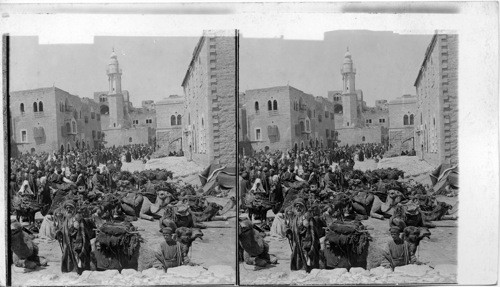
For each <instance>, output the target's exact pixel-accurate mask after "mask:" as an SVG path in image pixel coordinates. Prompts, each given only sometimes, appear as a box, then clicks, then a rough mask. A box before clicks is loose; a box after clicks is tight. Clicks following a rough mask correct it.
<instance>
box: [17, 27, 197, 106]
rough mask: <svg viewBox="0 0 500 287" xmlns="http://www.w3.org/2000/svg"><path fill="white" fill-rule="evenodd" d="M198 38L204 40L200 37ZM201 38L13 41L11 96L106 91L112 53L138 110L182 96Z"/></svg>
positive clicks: (25, 39)
mask: <svg viewBox="0 0 500 287" xmlns="http://www.w3.org/2000/svg"><path fill="white" fill-rule="evenodd" d="M201 34H202V33H201V32H200V36H201ZM198 40H199V38H197V37H95V38H94V43H93V44H91V45H90V44H67V45H39V44H38V37H24V36H23V37H21V36H17V37H11V41H10V55H9V65H10V75H9V80H10V90H11V91H18V90H27V89H36V88H43V87H52V86H53V85H55V86H56V87H58V88H60V89H62V90H64V91H67V92H69V93H70V94H73V95H78V96H80V97H88V98H93V97H94V92H97V91H107V90H108V77H107V75H106V67H107V65H108V63H109V59H110V58H109V57H110V55H111V52H112V49H113V47H114V49H115V52H116V54H117V55H118V62H119V64H120V67H121V69H122V73H123V74H122V90H128V91H129V93H130V100H131V101H132V103H133V105H134V106H135V107H140V104H141V101H142V100H154V101H156V102H157V101H160V100H162V99H163V98H165V97H168V96H169V95H173V94H177V95H183V90H182V87H181V84H182V80H183V79H184V76H185V74H186V71H187V69H188V66H189V63H190V61H191V58H192V54H193V51H194V48H195V46H196V44H197V43H198Z"/></svg>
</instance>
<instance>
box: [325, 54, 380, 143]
mask: <svg viewBox="0 0 500 287" xmlns="http://www.w3.org/2000/svg"><path fill="white" fill-rule="evenodd" d="M340 72H341V75H342V90H338V91H328V100H329V101H330V102H332V103H333V104H334V106H335V107H334V111H335V112H334V121H335V127H336V131H337V133H338V137H337V139H336V140H337V142H338V143H339V145H346V144H348V145H355V144H362V143H384V144H387V142H388V128H389V110H388V108H387V101H386V100H378V101H377V102H376V106H375V107H368V106H366V102H365V101H364V99H363V91H362V90H359V89H356V68H355V67H354V62H353V60H352V55H351V53H350V52H349V49H347V52H346V53H345V55H344V61H343V64H342V67H341V69H340Z"/></svg>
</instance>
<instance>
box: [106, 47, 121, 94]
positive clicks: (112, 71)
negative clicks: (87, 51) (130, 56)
mask: <svg viewBox="0 0 500 287" xmlns="http://www.w3.org/2000/svg"><path fill="white" fill-rule="evenodd" d="M106 74H107V75H108V82H109V90H108V95H113V94H121V93H122V70H121V69H120V65H119V64H118V58H117V56H116V53H115V49H114V48H113V52H111V57H110V59H109V64H108V68H107V69H106Z"/></svg>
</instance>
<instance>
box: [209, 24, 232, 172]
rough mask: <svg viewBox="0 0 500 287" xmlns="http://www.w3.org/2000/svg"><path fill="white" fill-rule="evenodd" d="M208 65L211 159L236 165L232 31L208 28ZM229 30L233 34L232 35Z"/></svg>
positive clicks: (224, 163)
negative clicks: (210, 30)
mask: <svg viewBox="0 0 500 287" xmlns="http://www.w3.org/2000/svg"><path fill="white" fill-rule="evenodd" d="M210 34H211V35H210V37H209V38H208V43H207V45H209V51H208V52H209V54H208V57H209V59H210V69H209V74H208V77H209V79H210V89H209V98H211V103H210V104H211V109H212V111H211V116H212V121H211V123H212V137H211V138H208V140H209V141H213V160H214V161H215V162H217V163H220V164H223V165H228V166H236V52H237V51H236V38H235V31H214V32H210ZM231 34H232V35H231Z"/></svg>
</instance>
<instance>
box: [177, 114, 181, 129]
mask: <svg viewBox="0 0 500 287" xmlns="http://www.w3.org/2000/svg"><path fill="white" fill-rule="evenodd" d="M181 124H182V117H181V115H177V125H178V126H180V125H181Z"/></svg>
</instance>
